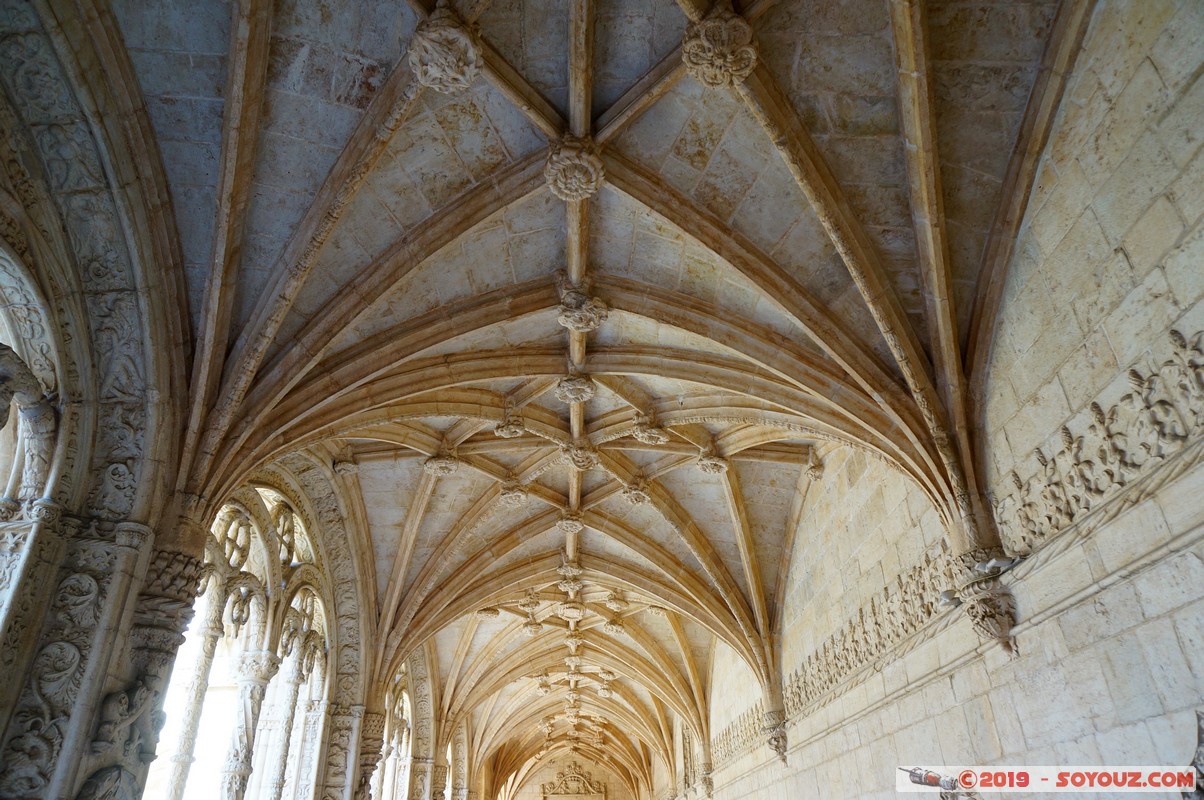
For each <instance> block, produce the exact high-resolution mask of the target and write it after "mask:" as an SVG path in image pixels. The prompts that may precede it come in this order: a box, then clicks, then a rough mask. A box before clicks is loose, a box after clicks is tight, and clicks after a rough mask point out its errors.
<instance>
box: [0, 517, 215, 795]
mask: <svg viewBox="0 0 1204 800" xmlns="http://www.w3.org/2000/svg"><path fill="white" fill-rule="evenodd" d="M62 525H63V533H64V534H65V535H64V537H63V539H64V541H63V545H62V548H61V552H62V554H63V556H64V557H63V560H62V562H61V563H60V564H57V565H54V566H53V567H52V569H51V571H48V572H47V573H46V574H45V577H46V578H48V579H49V580H47V585H46V586H45V587H31V589H33V593H34V594H37V593H40V592H42V591H45V595H44V597H45V599H44V600H43V601H42V602H41V604H39V605H36V606H34V607H33V608H31V609H30V610H29V613H30V614H31V615H32V617H31V620H32V622H33V623H36V624H35V625H34V630H38V631H39V633H40V639H36V640H35V639H33V638H30V639H29V640H28V642H29V644H28V647H29V648H30V651H31V653H30V655H31V659H30V665H29V670H28V673H27V675H26V676H25V677H24V678H21V677H16V679H15V680H12V679H10V680H9V681H8V684H9V685H10V686H13V687H14V688H16V689H17V690H18V691H19V695H18V696H17V697H16V702H15V706H14V707H13V711H12V717H11V719H10V721H9V725H8V729H7V731H6V735H5V742H4V746H3V749H2V750H0V765H2V766H0V796H3V797H7V798H30V800H32V799H33V798H43V797H60V796H74V795H75V794H76V787H77V786H78V777H77V776H81V775H88V774H89V772H91V771H92V770H94V769H95V768H96V767H97V765H99V764H103V763H106V762H108V763H110V764H111V767H107V768H104V769H102V770H100V771H104V772H105V780H107V781H111V782H112V785H114V786H118V787H119V788H121V790H122V791H136V789H137V787H138V786H140V782H139V781H140V779H139V776H137V775H135V774H134V773H132V772H131V771H130V769H129V768H130V767H135V768H137V767H138V766H139V765H140V762H141V759H142V757H143V756H149V757H153V755H152V754H153V730H151V727H152V726H151V725H150V721H149V719H147V718H146V717H147V712H148V711H151V710H153V709H155V708H157V707H156V706H155V705H154V701H157V699H158V698H157V696H155V695H154V693H155V691H156V690H157V688H158V684H156V680H157V679H158V676H160V675H161V674H162V670H163V669H165V668H166V666H167V665H169V664H170V659H167V660H166V662H164V661H163V660H162V659H159V660H157V661H156V663H155V664H154V665H153V669H150V668H147V667H144V668H143V670H144V672H145V674H144V675H142V676H140V677H139V678H137V679H135V681H134V682H133V683H131V684H130V685H129V687H128V689H127V690H125V691H120V692H115V693H113V694H110V695H109V696H108V697H104V684H105V682H106V680H107V679H108V676H109V670H110V668H111V666H112V664H113V659H114V658H115V656H117V655H118V648H117V646H116V644H117V643H118V642H120V641H121V640H122V638H121V636H120V630H119V629H120V626H121V622H122V617H123V615H124V612H125V611H126V610H127V609H128V608H129V604H130V601H131V600H132V598H131V597H130V594H129V593H130V588H131V585H132V584H133V582H134V580H135V575H137V574H139V570H140V568H144V567H145V563H146V561H145V559H146V557H147V554H148V551H149V549H150V543H151V539H152V535H151V532H150V530H149V529H148V528H146V526H144V525H140V524H137V523H133V522H112V521H108V520H99V519H94V518H91V519H83V518H78V517H73V518H64V520H63V522H62ZM51 576H54V577H53V578H51ZM193 586H194V587H195V582H194V583H193ZM28 596H29V595H26V597H28ZM136 624H137V622H136ZM31 636H32V633H31ZM160 644H161V646H162V647H164V648H169V647H170V642H162V643H160ZM148 646H149V643H148ZM173 654H174V651H173ZM17 675H18V676H19V675H20V673H17ZM117 695H120V698H119V697H118V696H117ZM102 697H103V698H104V703H103V711H104V712H106V713H105V714H104V716H102V718H101V722H102V724H103V723H104V722H109V723H111V724H110V726H109V727H108V728H106V729H104V730H103V731H102V732H100V733H98V732H97V730H96V727H95V726H96V724H97V715H98V712H99V711H102V708H101V707H102V703H101V700H102ZM110 745H113V747H112V748H110ZM113 751H115V752H113ZM113 762H117V763H113ZM106 770H107V771H106Z"/></svg>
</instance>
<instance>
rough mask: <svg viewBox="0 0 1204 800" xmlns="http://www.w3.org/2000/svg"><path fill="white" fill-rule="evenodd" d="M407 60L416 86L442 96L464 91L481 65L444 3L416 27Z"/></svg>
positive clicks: (465, 33) (473, 44) (474, 48)
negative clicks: (417, 84)
mask: <svg viewBox="0 0 1204 800" xmlns="http://www.w3.org/2000/svg"><path fill="white" fill-rule="evenodd" d="M408 58H409V62H410V69H411V70H413V72H414V76H415V77H416V78H417V79H418V82H419V83H420V84H422V85H423V86H426V87H428V88H430V89H434V90H435V91H436V92H440V93H442V94H456V93H459V92H462V91H464V90H465V89H467V88H468V87H469V85H471V84H472V82H473V80H474V79H475V78H476V77H477V74H478V73H480V71H481V63H482V62H481V51H480V49H479V48H478V47H477V43H476V40H475V39H473V35H472V32H471V31H470V30H469V29H468V27H467V26H465V24H464V23H463V22H461V21H460V18H459V17H457V16H456V13H455V12H454V11H452V9H451V7H450V6H449V5H448V3H447V0H439V2H438V3H437V4H436V5H435V10H434V11H433V12H431V15H430V16H429V17H427V18H426V19H425V20H423V21H422V22H420V23H419V24H418V27H417V28H416V29H415V31H414V38H413V39H411V40H410V53H409V57H408Z"/></svg>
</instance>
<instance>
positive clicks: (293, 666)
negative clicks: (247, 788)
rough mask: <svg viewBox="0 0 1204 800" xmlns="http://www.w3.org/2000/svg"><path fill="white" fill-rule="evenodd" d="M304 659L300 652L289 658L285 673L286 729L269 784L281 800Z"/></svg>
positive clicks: (270, 792) (272, 793)
mask: <svg viewBox="0 0 1204 800" xmlns="http://www.w3.org/2000/svg"><path fill="white" fill-rule="evenodd" d="M302 662H303V659H302V657H301V654H300V653H299V652H298V653H297V654H295V655H294V656H293V657H292V658H291V659H290V660H289V668H288V672H287V673H285V681H286V683H285V692H286V694H285V698H284V708H285V717H284V729H283V733H282V734H281V735H282V737H283V738H282V740H281V742H280V749H279V752H278V754H277V758H276V763H275V764H274V765H273V766H272V782H271V783H269V784H268V797H269V798H271V800H280V799H281V797H282V796H283V794H284V773H285V771H286V769H287V768H288V753H289V747H290V746H291V745H292V742H293V721H294V720H295V719H296V717H297V696H298V695H299V694H300V693H301V684H302V683H304V682H305V678H306V675H305V669H304V664H303V663H302Z"/></svg>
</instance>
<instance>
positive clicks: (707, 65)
mask: <svg viewBox="0 0 1204 800" xmlns="http://www.w3.org/2000/svg"><path fill="white" fill-rule="evenodd" d="M752 41H753V33H752V26H751V25H749V24H748V22H747V21H746V20H745V19H744V18H743V17H741V16H740V15H739V14H736V13H735V12H734V11H732V4H731V2H730V0H720V1H719V2H717V3H715V5H714V7H712V8H711V10H710V12H708V13H707V15H706V16H705V17H703V18H702V19H701V20H699V21H698V22H695V23H692V24H691V25H690V26H689V27H688V28H686V38H685V40H684V41H683V42H682V45H681V60H682V62H683V63H684V64H685V65H686V71H687V72H689V73H690V74H691V75H692V76H694V78H695V80H697V81H698V82H699V83H701V84H703V85H704V86H710V87H712V88H718V87H721V86H735V85H736V84H738V83H740V82H742V81H743V80H744V79H745V78H747V77H748V76H749V74H751V73H752V71H753V69H754V68H756V66H757V51H756V48H754V47H753V43H752Z"/></svg>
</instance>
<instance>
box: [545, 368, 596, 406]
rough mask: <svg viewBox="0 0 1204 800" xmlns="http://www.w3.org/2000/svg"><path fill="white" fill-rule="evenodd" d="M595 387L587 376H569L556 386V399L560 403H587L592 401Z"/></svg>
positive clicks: (591, 379)
mask: <svg viewBox="0 0 1204 800" xmlns="http://www.w3.org/2000/svg"><path fill="white" fill-rule="evenodd" d="M596 392H597V386H596V385H595V384H594V380H593V378H591V377H589V376H588V375H569V376H568V377H565V378H561V379H560V382H559V383H557V384H556V389H555V392H554V393H555V395H556V399H557V400H559V401H560V402H562V403H587V402H589V401H590V400H592V399H593V397H594V394H595V393H596Z"/></svg>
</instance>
